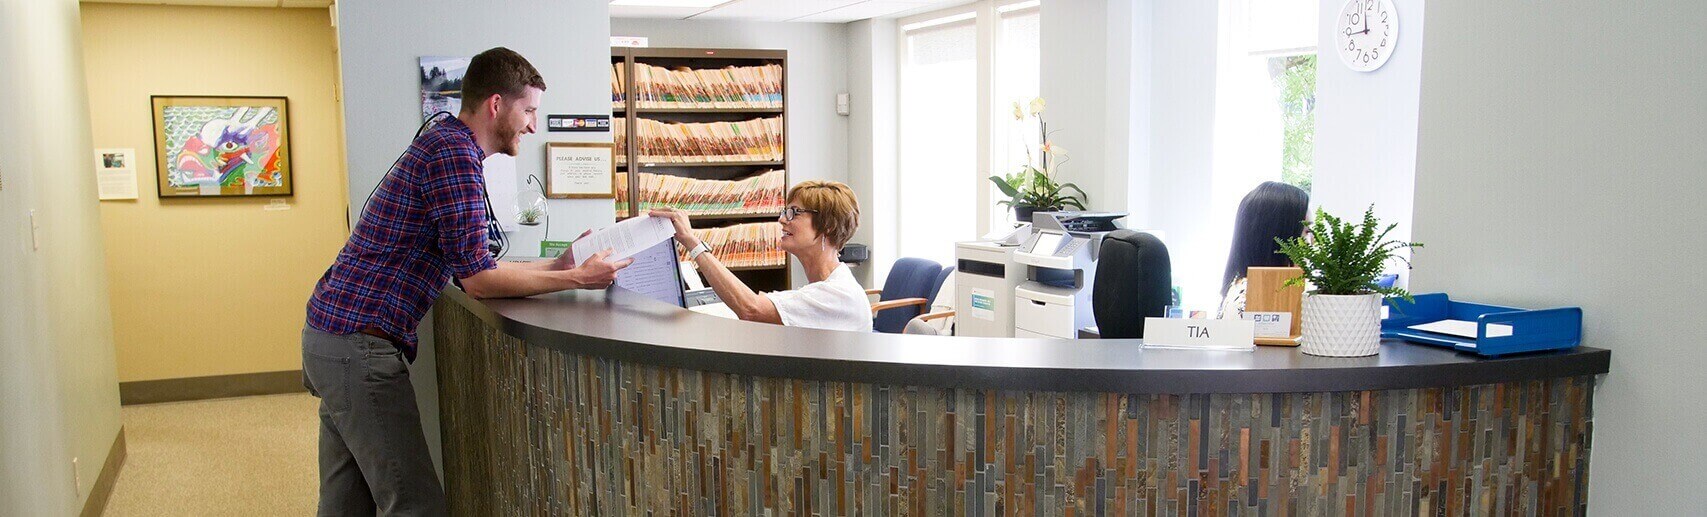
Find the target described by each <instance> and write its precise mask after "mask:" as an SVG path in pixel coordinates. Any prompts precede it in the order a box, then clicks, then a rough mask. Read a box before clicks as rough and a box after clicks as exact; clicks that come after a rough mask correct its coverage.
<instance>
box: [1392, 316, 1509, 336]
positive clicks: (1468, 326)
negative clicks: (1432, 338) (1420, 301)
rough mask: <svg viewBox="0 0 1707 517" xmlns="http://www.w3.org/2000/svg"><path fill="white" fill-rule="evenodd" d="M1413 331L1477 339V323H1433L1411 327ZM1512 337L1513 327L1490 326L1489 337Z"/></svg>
mask: <svg viewBox="0 0 1707 517" xmlns="http://www.w3.org/2000/svg"><path fill="white" fill-rule="evenodd" d="M1411 329H1412V330H1421V331H1423V332H1433V333H1436V334H1446V335H1449V336H1458V337H1467V338H1470V339H1476V322H1474V321H1464V320H1440V321H1436V322H1433V323H1423V324H1420V325H1411ZM1510 335H1511V325H1501V324H1499V323H1489V324H1488V337H1506V336H1510Z"/></svg>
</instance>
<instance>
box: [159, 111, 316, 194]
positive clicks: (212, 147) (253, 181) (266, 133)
mask: <svg viewBox="0 0 1707 517" xmlns="http://www.w3.org/2000/svg"><path fill="white" fill-rule="evenodd" d="M150 99H151V100H152V101H153V103H154V156H155V176H156V184H157V185H158V186H159V190H160V197H161V198H169V197H232V196H289V195H291V193H292V188H291V187H292V183H293V182H294V179H295V178H294V177H293V175H292V171H291V160H290V109H289V102H288V101H287V100H286V99H285V98H284V97H193V96H189V97H167V96H158V95H157V96H153V97H150Z"/></svg>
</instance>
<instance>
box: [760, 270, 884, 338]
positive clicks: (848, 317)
mask: <svg viewBox="0 0 1707 517" xmlns="http://www.w3.org/2000/svg"><path fill="white" fill-rule="evenodd" d="M765 296H766V297H768V298H770V300H771V303H772V304H774V305H776V313H777V315H778V316H781V317H782V324H783V325H788V326H790V327H804V328H813V329H824V330H852V331H856V332H871V302H870V301H868V300H867V299H866V297H865V288H863V287H860V286H859V281H857V280H854V276H853V271H852V270H850V269H848V266H847V264H840V265H837V266H836V269H835V270H834V271H831V272H830V276H829V277H828V278H825V279H823V280H820V281H817V282H812V283H810V284H806V285H805V286H802V287H801V288H799V289H795V290H792V291H778V292H774V293H765Z"/></svg>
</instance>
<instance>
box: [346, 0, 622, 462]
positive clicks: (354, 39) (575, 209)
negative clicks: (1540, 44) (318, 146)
mask: <svg viewBox="0 0 1707 517" xmlns="http://www.w3.org/2000/svg"><path fill="white" fill-rule="evenodd" d="M337 12H338V43H339V54H340V62H339V66H340V69H341V73H342V75H343V91H344V136H345V141H346V143H347V145H348V157H349V171H350V211H351V220H352V221H354V220H355V218H356V217H359V216H360V213H361V208H362V203H363V202H364V201H365V200H366V198H367V194H368V192H369V191H371V190H372V189H373V186H374V185H375V184H377V182H378V181H379V178H380V177H381V176H382V175H384V174H385V171H386V170H387V169H388V168H389V167H390V166H391V162H392V161H393V160H395V159H397V154H398V153H401V152H403V149H404V148H405V147H407V146H408V145H409V139H410V137H412V136H413V135H414V134H415V129H416V128H417V127H419V126H420V125H421V108H420V100H419V97H418V94H417V92H418V91H419V83H418V80H417V79H416V78H417V77H418V75H417V74H418V72H417V70H418V68H417V67H418V66H419V62H418V61H417V58H419V57H421V56H472V55H474V54H477V53H479V52H480V51H483V50H486V49H488V48H491V47H495V46H504V47H509V48H510V49H511V50H514V51H516V52H519V53H521V54H522V55H523V56H525V57H527V58H528V61H529V62H531V63H533V65H534V67H535V68H538V69H539V73H540V74H541V75H543V76H544V77H545V83H546V86H547V88H546V91H545V96H544V97H543V99H542V100H541V104H540V121H539V123H540V126H539V130H540V132H539V133H536V134H533V135H529V136H525V137H522V145H521V154H520V156H517V157H516V173H517V174H518V175H519V176H520V178H518V180H517V185H525V184H524V183H523V182H522V180H521V178H526V175H528V174H535V175H540V174H541V173H540V170H541V169H542V168H543V165H544V161H545V158H544V156H543V152H542V149H543V148H544V146H545V142H547V141H554V142H610V141H611V135H610V133H548V132H545V128H544V124H545V120H544V117H545V114H548V113H564V114H588V113H594V114H609V113H610V57H609V56H610V54H609V52H608V49H609V48H610V32H609V27H610V24H609V19H610V14H609V5H608V4H607V3H605V2H601V1H592V0H576V1H573V2H561V1H553V0H502V1H489V2H481V3H478V4H477V3H468V2H457V1H453V0H411V1H403V0H370V1H361V2H347V3H339V4H338V8H337ZM542 177H543V175H542ZM548 204H549V205H550V206H549V210H550V214H551V238H552V239H555V240H569V239H572V238H574V237H575V236H576V235H579V234H580V233H581V230H583V229H586V228H591V227H594V226H602V225H607V224H610V223H611V222H612V221H614V220H615V219H616V211H615V209H614V205H613V204H612V201H611V200H609V199H601V200H572V199H553V200H549V201H548ZM543 231H544V228H543V227H537V226H536V227H531V228H529V227H522V228H521V229H520V230H519V231H517V232H514V233H511V234H510V240H511V249H512V252H511V255H510V256H511V257H529V256H535V255H538V254H539V241H540V239H541V237H542V234H543ZM431 329H432V317H431V316H430V315H429V316H428V317H427V319H426V320H425V321H423V322H422V323H421V328H420V330H421V332H420V334H421V354H420V359H418V360H416V362H415V364H414V365H412V366H411V371H412V372H413V375H412V376H411V379H412V380H413V381H414V383H415V390H416V396H417V397H418V398H419V405H420V409H421V415H422V426H423V428H424V431H425V432H426V435H427V443H429V444H431V446H432V454H433V461H434V463H439V462H440V461H442V456H441V454H440V451H439V447H438V444H439V425H438V408H439V405H438V378H437V375H436V373H435V371H434V369H435V363H434V358H435V354H434V353H433V341H432V333H431V332H430V330H431Z"/></svg>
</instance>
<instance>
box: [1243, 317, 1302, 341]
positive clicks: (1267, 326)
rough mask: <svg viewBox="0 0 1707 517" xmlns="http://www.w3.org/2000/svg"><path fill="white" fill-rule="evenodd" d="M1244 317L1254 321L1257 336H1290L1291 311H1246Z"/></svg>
mask: <svg viewBox="0 0 1707 517" xmlns="http://www.w3.org/2000/svg"><path fill="white" fill-rule="evenodd" d="M1245 319H1247V320H1250V321H1251V322H1253V323H1256V336H1257V337H1292V313H1290V312H1246V313H1245Z"/></svg>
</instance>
